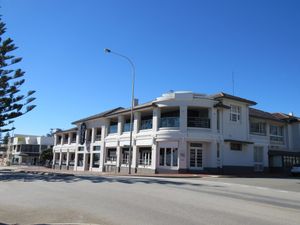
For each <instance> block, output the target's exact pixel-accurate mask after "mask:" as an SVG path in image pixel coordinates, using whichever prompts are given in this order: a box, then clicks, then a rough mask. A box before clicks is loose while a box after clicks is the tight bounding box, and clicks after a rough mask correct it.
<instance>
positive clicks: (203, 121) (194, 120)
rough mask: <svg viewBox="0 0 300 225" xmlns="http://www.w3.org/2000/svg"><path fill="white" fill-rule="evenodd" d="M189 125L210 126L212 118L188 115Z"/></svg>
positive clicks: (197, 126)
mask: <svg viewBox="0 0 300 225" xmlns="http://www.w3.org/2000/svg"><path fill="white" fill-rule="evenodd" d="M187 126H188V127H196V128H210V119H209V118H201V117H188V124H187Z"/></svg>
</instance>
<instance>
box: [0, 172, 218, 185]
mask: <svg viewBox="0 0 300 225" xmlns="http://www.w3.org/2000/svg"><path fill="white" fill-rule="evenodd" d="M11 181H21V182H35V181H45V182H64V183H74V182H80V181H89V182H92V183H105V182H107V183H116V182H117V183H123V184H135V183H144V184H162V185H164V184H171V185H190V186H203V184H196V183H190V182H189V183H187V182H184V181H174V180H167V179H156V178H155V179H153V178H143V177H137V178H134V177H127V176H124V177H115V176H105V177H104V176H84V175H72V174H48V175H45V174H32V173H25V172H22V171H21V172H15V171H0V182H11ZM216 187H218V186H216Z"/></svg>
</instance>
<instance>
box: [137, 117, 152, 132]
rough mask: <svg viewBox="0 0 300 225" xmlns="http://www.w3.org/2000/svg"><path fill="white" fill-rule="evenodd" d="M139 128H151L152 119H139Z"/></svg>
mask: <svg viewBox="0 0 300 225" xmlns="http://www.w3.org/2000/svg"><path fill="white" fill-rule="evenodd" d="M140 129H141V130H147V129H152V119H146V120H143V119H142V120H141V128H140Z"/></svg>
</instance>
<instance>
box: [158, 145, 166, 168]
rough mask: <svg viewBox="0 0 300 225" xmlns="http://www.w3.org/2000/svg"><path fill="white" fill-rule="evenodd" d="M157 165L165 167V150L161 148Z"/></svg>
mask: <svg viewBox="0 0 300 225" xmlns="http://www.w3.org/2000/svg"><path fill="white" fill-rule="evenodd" d="M159 165H160V166H164V165H165V149H164V148H161V149H160V151H159Z"/></svg>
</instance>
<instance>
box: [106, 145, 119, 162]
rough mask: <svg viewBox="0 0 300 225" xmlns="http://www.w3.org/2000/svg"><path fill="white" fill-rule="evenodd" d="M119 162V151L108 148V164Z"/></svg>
mask: <svg viewBox="0 0 300 225" xmlns="http://www.w3.org/2000/svg"><path fill="white" fill-rule="evenodd" d="M116 161H117V149H115V148H108V149H107V154H106V162H116Z"/></svg>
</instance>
